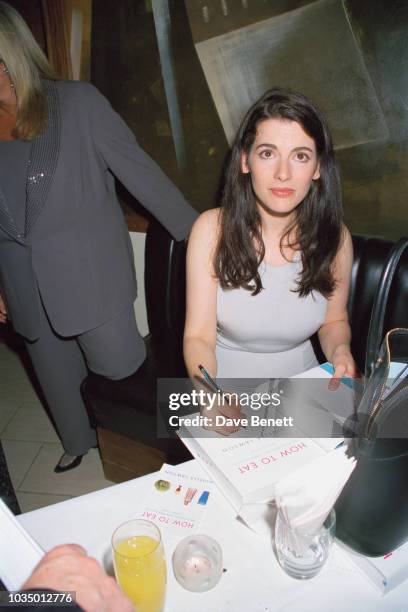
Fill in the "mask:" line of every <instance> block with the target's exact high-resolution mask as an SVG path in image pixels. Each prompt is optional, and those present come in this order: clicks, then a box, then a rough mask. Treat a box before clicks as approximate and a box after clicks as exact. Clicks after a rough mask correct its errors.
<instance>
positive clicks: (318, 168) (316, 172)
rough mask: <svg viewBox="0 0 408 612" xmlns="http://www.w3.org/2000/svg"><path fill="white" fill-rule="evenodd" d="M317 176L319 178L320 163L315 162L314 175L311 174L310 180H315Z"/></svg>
mask: <svg viewBox="0 0 408 612" xmlns="http://www.w3.org/2000/svg"><path fill="white" fill-rule="evenodd" d="M319 178H320V164H319V163H318V164H317V166H316V170H315V173H314V175H313V176H312V180H313V181H316V180H317V179H319Z"/></svg>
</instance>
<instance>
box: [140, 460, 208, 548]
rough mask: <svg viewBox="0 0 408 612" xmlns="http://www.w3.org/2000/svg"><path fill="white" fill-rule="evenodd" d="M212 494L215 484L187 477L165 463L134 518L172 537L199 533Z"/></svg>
mask: <svg viewBox="0 0 408 612" xmlns="http://www.w3.org/2000/svg"><path fill="white" fill-rule="evenodd" d="M213 490H214V483H213V482H212V481H211V480H210V479H209V478H205V477H203V476H196V475H194V474H187V473H186V472H183V470H182V469H180V468H179V467H178V466H171V465H167V464H166V463H164V464H163V466H162V468H161V470H160V472H158V473H157V474H156V477H155V479H154V481H152V482H151V483H149V487H148V489H147V491H146V495H145V496H144V498H143V502H142V503H141V504H140V506H139V507H138V509H137V510H136V513H135V517H136V518H141V519H145V520H148V521H151V522H152V523H155V524H156V525H157V526H158V527H159V528H160V529H161V530H162V531H165V532H166V533H167V534H168V535H170V536H172V535H174V536H178V537H184V536H186V535H189V534H191V533H197V531H198V529H199V526H200V524H201V521H202V520H203V518H204V515H205V513H206V511H207V508H208V505H209V504H211V501H212V497H213Z"/></svg>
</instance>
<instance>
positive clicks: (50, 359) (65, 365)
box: [26, 306, 146, 455]
mask: <svg viewBox="0 0 408 612" xmlns="http://www.w3.org/2000/svg"><path fill="white" fill-rule="evenodd" d="M26 346H27V350H28V352H29V354H30V357H31V360H32V363H33V366H34V370H35V373H36V375H37V377H38V380H39V382H40V385H41V387H42V390H43V392H44V395H45V398H46V400H47V404H48V407H49V410H50V412H51V416H52V418H53V420H54V424H55V427H56V429H57V432H58V434H59V436H60V438H61V441H62V445H63V447H64V449H65V451H66V452H67V453H68V454H70V455H82V454H84V453H86V452H87V451H88V449H89V448H91V447H92V446H95V444H96V433H95V430H94V429H92V427H91V426H90V424H89V420H88V415H87V411H86V408H85V405H84V403H83V400H82V397H81V393H80V386H81V383H82V381H83V380H84V378H85V377H86V376H87V374H88V369H89V370H92V371H93V372H95V373H97V374H101V375H102V376H106V377H107V378H110V379H113V380H117V379H120V378H124V377H126V376H129V375H130V374H132V373H133V372H135V371H136V370H137V369H138V368H139V367H140V365H141V364H142V363H143V361H144V359H145V356H146V350H145V345H144V341H143V338H142V337H141V335H140V333H139V331H138V329H137V325H136V320H135V314H134V310H133V306H131V307H130V308H127V309H126V310H125V311H124V312H122V313H121V314H120V315H119V316H117V317H115V318H113V319H111V320H109V321H107V322H106V323H104V324H103V325H100V326H99V327H97V328H95V329H92V330H90V331H87V332H85V333H83V334H80V335H78V336H75V337H70V338H65V337H63V336H60V335H59V334H57V333H56V332H55V331H54V330H53V328H52V327H51V324H50V322H49V320H48V317H47V314H46V312H45V310H44V308H42V312H41V334H40V337H39V338H38V339H37V340H35V341H33V342H30V341H26Z"/></svg>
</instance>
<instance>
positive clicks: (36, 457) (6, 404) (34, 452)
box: [0, 341, 112, 512]
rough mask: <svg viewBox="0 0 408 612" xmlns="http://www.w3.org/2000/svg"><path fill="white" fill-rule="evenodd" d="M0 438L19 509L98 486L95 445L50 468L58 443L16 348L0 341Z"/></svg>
mask: <svg viewBox="0 0 408 612" xmlns="http://www.w3.org/2000/svg"><path fill="white" fill-rule="evenodd" d="M0 438H1V441H2V444H3V448H4V453H5V456H6V459H7V464H8V468H9V472H10V476H11V480H12V482H13V486H14V489H15V491H16V494H17V498H18V501H19V504H20V508H21V511H22V512H28V511H29V510H34V509H36V508H41V507H42V506H47V505H49V504H54V503H57V502H59V501H63V500H65V499H69V498H70V497H75V496H77V495H82V494H84V493H89V492H90V491H96V490H97V489H103V488H104V487H107V486H109V485H111V484H112V483H111V482H110V481H108V480H106V479H105V477H104V475H103V470H102V464H101V460H100V458H99V454H98V451H97V450H96V449H92V450H91V451H90V452H89V453H88V454H87V455H86V456H85V457H84V459H83V460H82V463H81V465H80V466H79V467H77V468H76V469H74V470H72V471H69V472H66V473H64V474H54V471H53V469H54V466H55V465H56V463H57V461H58V459H59V458H60V456H61V454H62V452H63V449H62V446H61V444H60V443H59V440H58V436H57V434H56V433H55V431H54V428H53V426H52V425H51V423H50V420H49V418H48V416H47V414H46V412H45V410H44V408H43V406H42V404H41V402H40V400H39V399H38V396H37V394H36V392H35V390H34V388H33V386H32V384H31V382H30V379H29V377H28V375H27V372H26V370H25V369H24V367H23V365H22V362H21V360H20V358H19V356H18V354H17V353H16V352H15V351H14V350H12V349H11V348H9V347H8V346H7V344H5V343H2V342H1V341H0Z"/></svg>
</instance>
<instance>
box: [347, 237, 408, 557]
mask: <svg viewBox="0 0 408 612" xmlns="http://www.w3.org/2000/svg"><path fill="white" fill-rule="evenodd" d="M407 246H408V239H407V238H402V239H401V240H400V241H399V242H398V243H397V244H396V245H395V246H394V248H393V249H392V251H391V253H390V255H389V257H388V260H387V262H386V265H385V268H384V271H383V273H382V276H381V280H380V283H379V286H378V289H377V292H376V295H375V298H374V304H373V309H372V315H371V320H370V328H369V334H368V341H367V352H366V383H365V388H364V393H363V396H362V399H361V402H360V404H359V407H358V410H357V415H356V417H357V418H356V420H355V421H354V422H353V423H352V424H351V427H350V429H351V430H352V433H351V435H353V433H354V435H355V433H356V432H357V435H358V437H357V438H354V439H353V440H352V443H351V444H350V453H351V454H353V455H354V456H355V457H356V458H357V460H358V461H357V466H356V468H355V470H354V472H353V473H352V475H351V477H350V479H349V481H348V482H347V484H346V486H345V487H344V489H343V492H342V493H341V495H340V497H339V499H338V500H337V503H336V505H335V508H336V515H337V521H336V536H337V537H338V538H339V539H340V540H342V541H343V542H345V543H346V544H347V545H348V546H350V547H351V548H353V549H354V550H357V551H358V552H361V553H363V554H365V555H369V556H380V555H384V554H386V553H388V552H390V551H392V550H394V549H395V548H397V547H398V546H400V545H401V544H402V543H403V542H405V541H406V540H408V378H407V377H406V374H407V372H406V371H405V373H401V376H400V378H399V379H396V380H395V381H394V382H393V385H392V387H391V389H387V380H389V368H390V362H391V361H398V362H400V363H403V364H408V329H402V328H397V329H394V330H390V331H389V332H388V333H387V334H386V335H385V338H384V341H383V343H382V344H381V338H382V334H383V324H384V316H385V310H386V306H387V299H388V294H389V291H390V287H391V284H392V280H393V277H394V274H395V271H396V269H397V266H398V262H399V259H400V257H401V254H402V252H403V251H404V249H405V248H406V247H407ZM407 307H408V305H407ZM380 344H381V348H380ZM407 367H408V366H407ZM345 436H346V437H348V436H350V433H347V431H346V432H345Z"/></svg>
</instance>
